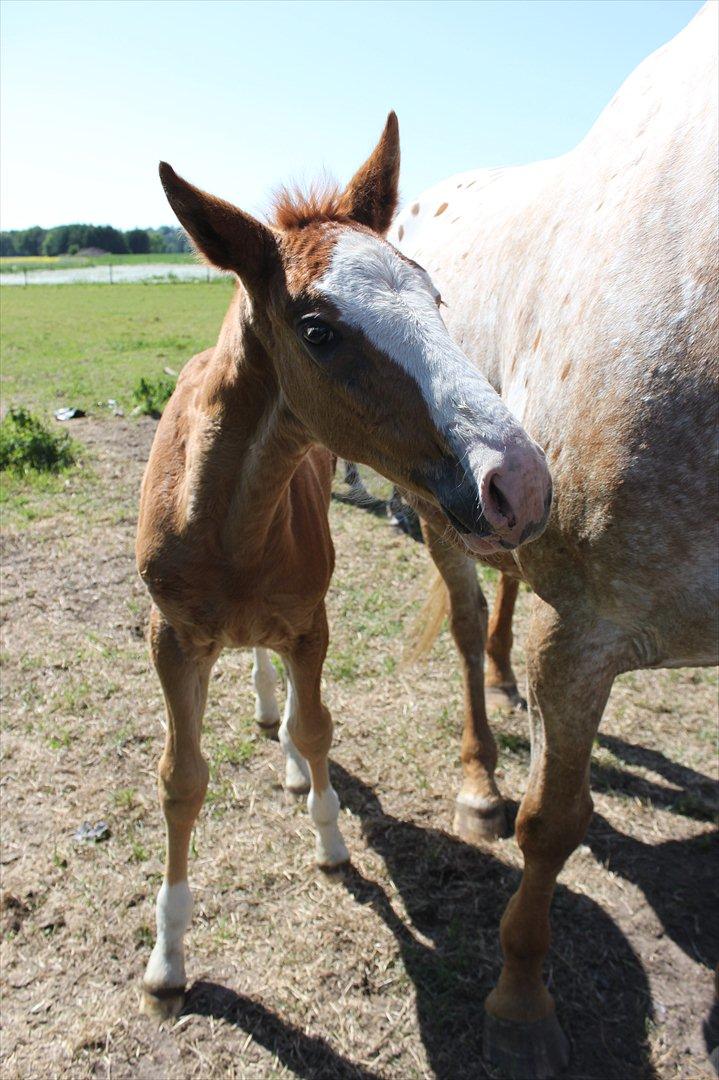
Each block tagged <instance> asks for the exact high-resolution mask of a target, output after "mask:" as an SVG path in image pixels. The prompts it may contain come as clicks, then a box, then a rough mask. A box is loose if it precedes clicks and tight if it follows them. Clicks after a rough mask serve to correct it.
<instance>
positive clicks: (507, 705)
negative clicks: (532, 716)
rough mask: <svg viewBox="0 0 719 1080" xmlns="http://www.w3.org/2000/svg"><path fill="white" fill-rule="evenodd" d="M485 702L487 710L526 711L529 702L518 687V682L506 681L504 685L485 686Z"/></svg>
mask: <svg viewBox="0 0 719 1080" xmlns="http://www.w3.org/2000/svg"><path fill="white" fill-rule="evenodd" d="M484 703H485V705H486V706H487V712H504V713H510V712H516V711H521V712H526V711H527V702H526V701H525V699H524V698H523V697H522V695H521V694H520V692H519V690H518V689H517V684H516V683H505V684H504V685H503V686H485V688H484Z"/></svg>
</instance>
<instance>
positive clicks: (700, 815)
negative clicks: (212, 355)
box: [0, 282, 719, 1080]
mask: <svg viewBox="0 0 719 1080" xmlns="http://www.w3.org/2000/svg"><path fill="white" fill-rule="evenodd" d="M229 291H230V290H229V287H228V286H227V285H226V284H225V283H222V282H221V283H219V284H217V285H213V286H208V285H206V284H202V285H198V286H193V285H182V286H180V285H171V286H162V285H154V286H152V287H150V286H118V287H116V288H115V287H114V288H112V289H110V288H102V287H84V286H73V287H71V286H67V287H64V288H62V289H53V288H48V289H45V288H42V287H36V288H33V289H27V290H22V291H19V290H18V292H20V295H19V296H17V295H16V293H15V292H13V295H12V296H11V297H8V296H7V295H5V294H3V296H2V301H3V309H4V312H5V313H6V317H4V318H3V335H4V337H3V352H4V356H5V357H6V358H7V359H6V360H5V363H4V370H3V378H4V380H5V381H4V383H3V391H4V395H5V398H6V401H7V400H13V401H14V402H15V403H17V404H31V405H32V406H33V407H34V408H36V409H38V410H41V411H43V412H44V414H45V415H48V413H49V411H50V410H51V409H52V407H53V406H55V405H56V404H70V403H73V404H74V403H77V404H81V405H86V406H88V407H90V408H92V405H93V402H94V400H95V399H105V398H107V397H108V396H113V397H116V398H118V399H119V400H121V401H123V402H127V401H128V395H129V393H130V391H131V388H132V386H133V385H134V382H135V381H136V379H137V377H138V376H139V375H140V374H145V375H152V374H153V373H156V372H157V371H159V370H161V369H162V367H163V366H164V365H165V364H170V365H171V366H173V367H178V366H180V365H181V363H182V362H183V360H184V359H186V358H187V357H189V355H190V354H191V353H192V352H193V351H195V350H196V349H198V348H200V347H203V346H205V345H207V344H208V343H210V342H211V341H212V340H213V335H214V331H215V330H216V328H217V326H218V324H219V320H220V318H221V314H222V311H223V310H224V307H225V305H226V303H227V301H228V299H229ZM7 292H10V290H7ZM66 427H67V428H68V429H69V430H70V431H71V432H72V434H73V436H74V438H75V439H76V440H78V441H79V443H80V444H82V446H83V447H84V452H83V456H82V464H81V466H80V467H79V468H77V469H74V470H72V471H70V472H69V473H67V474H64V475H62V476H61V477H60V478H59V479H58V480H57V481H55V482H53V483H48V484H37V485H32V484H31V485H28V486H26V487H25V488H24V489H22V488H21V487H18V486H16V487H13V488H12V489H11V495H12V497H11V498H10V500H9V502H8V504H7V509H6V512H5V516H4V533H3V541H2V543H3V550H2V556H3V558H2V604H3V607H2V620H3V621H2V631H3V638H2V653H1V654H0V659H1V660H2V681H1V684H0V690H1V693H2V720H3V738H2V744H1V746H0V749H1V752H2V792H1V793H0V797H1V799H2V804H1V808H2V823H3V846H2V852H1V854H0V858H1V860H2V866H3V895H2V910H1V911H0V919H1V920H2V923H1V928H2V945H1V946H0V962H1V963H0V975H1V978H2V987H3V1020H4V1032H3V1039H2V1043H1V1044H0V1073H1V1074H2V1076H3V1078H6V1077H7V1078H8V1080H14V1078H18V1080H19V1078H22V1080H27V1078H29V1077H33V1078H34V1077H41V1076H42V1077H45V1076H52V1077H72V1078H73V1080H74V1078H85V1077H87V1078H90V1077H93V1078H96V1077H106V1078H110V1077H128V1078H129V1077H132V1078H137V1080H160V1078H163V1080H164V1078H166V1077H167V1078H173V1080H174V1078H176V1080H185V1078H190V1077H206V1078H208V1080H209V1078H212V1080H214V1078H217V1077H228V1078H229V1077H234V1078H237V1080H280V1078H285V1077H303V1078H305V1080H320V1078H321V1080H380V1078H381V1080H405V1078H407V1080H409V1078H425V1077H437V1078H439V1080H470V1078H472V1080H474V1078H477V1077H483V1076H486V1075H487V1074H486V1072H485V1071H484V1069H483V1066H482V1064H481V1042H482V1034H481V1006H482V1001H483V999H484V997H485V996H486V994H487V993H488V991H489V989H490V988H491V986H492V984H493V982H494V981H495V980H496V977H497V974H498V970H499V951H498V935H497V928H498V923H499V918H500V915H501V912H502V909H503V907H504V905H505V904H506V901H507V899H508V897H509V895H510V894H511V892H512V891H513V890H514V888H515V887H516V884H517V881H518V874H519V868H520V865H521V860H520V854H519V851H518V849H517V846H516V844H515V842H514V840H513V839H508V840H503V841H499V842H497V843H495V844H493V845H491V846H490V845H488V846H485V847H481V848H479V847H478V848H474V847H470V846H468V845H467V844H464V843H462V842H460V841H459V840H458V839H456V838H455V837H454V836H453V835H452V832H451V818H452V810H453V798H454V794H455V791H456V788H457V786H458V782H459V754H458V751H459V733H460V729H461V713H462V696H461V692H462V687H461V679H460V676H459V672H458V667H457V663H456V659H455V655H454V650H453V647H452V644H451V641H450V639H449V636H448V633H447V631H446V630H445V631H444V632H443V633H442V635H441V636H440V639H439V641H438V642H437V644H436V646H435V648H434V650H433V652H432V654H431V656H430V657H429V658H428V659H427V660H426V662H423V663H422V664H420V665H418V666H417V667H415V668H411V669H406V668H403V667H402V665H401V658H402V648H403V641H404V638H405V635H406V631H407V628H408V626H409V625H410V623H411V622H412V620H413V619H414V617H415V616H416V613H417V610H418V608H419V606H420V604H421V601H422V599H423V597H424V594H425V593H424V590H425V578H426V572H427V558H426V553H425V551H424V549H423V548H422V547H421V546H420V545H417V544H414V543H412V542H411V541H409V540H408V539H407V538H406V537H404V536H402V535H400V534H398V533H396V532H395V531H394V530H392V529H391V528H390V527H389V526H388V524H387V522H386V521H385V520H384V519H383V518H381V517H373V516H371V515H369V514H366V513H362V512H360V511H359V510H357V509H355V508H353V507H351V506H348V505H345V504H343V503H341V502H338V501H335V502H333V504H332V509H331V519H332V529H333V535H334V538H335V543H336V547H337V570H336V574H335V578H334V581H333V584H332V588H331V591H330V595H329V598H328V604H329V615H330V626H331V645H330V652H329V655H328V659H327V664H326V668H325V695H326V700H327V702H328V704H329V706H330V708H331V709H332V712H333V715H334V719H335V724H336V734H335V745H334V748H333V754H332V757H333V762H334V764H333V778H334V784H335V786H336V788H337V790H338V792H339V794H340V798H341V801H342V807H343V809H342V813H341V824H342V828H343V832H344V835H345V838H346V840H347V843H348V846H349V848H350V851H351V853H352V868H351V869H350V870H348V871H347V872H346V873H345V874H344V876H343V877H342V878H341V879H340V880H339V881H338V882H336V883H334V884H333V883H331V882H330V881H328V880H326V879H325V878H323V877H322V876H321V875H320V874H319V873H318V872H317V871H316V870H315V868H314V866H313V862H312V854H313V843H312V837H311V832H310V828H309V825H308V819H307V812H306V806H305V805H304V803H292V804H287V803H286V802H285V800H284V798H283V794H282V789H281V784H280V777H281V774H282V765H281V758H280V751H279V747H278V746H277V744H274V743H268V742H266V741H264V740H262V739H259V738H258V737H257V736H256V734H255V730H254V723H253V719H252V715H253V698H252V693H251V678H250V666H251V658H250V657H249V656H248V655H246V654H244V653H226V654H224V656H223V657H222V658H221V660H220V661H219V662H218V664H217V667H216V669H215V672H214V675H213V679H212V684H211V692H210V699H209V704H208V709H207V714H206V726H205V736H204V749H205V753H206V756H207V757H208V760H209V762H210V769H211V779H210V787H209V791H208V797H207V802H206V805H205V808H204V810H203V813H202V815H201V817H200V820H199V823H198V827H197V830H196V835H195V838H194V841H193V846H192V859H191V884H192V886H193V889H194V892H195V914H194V920H193V925H192V929H191V931H190V932H189V934H188V940H187V950H188V974H189V978H190V982H191V984H192V989H191V992H190V995H189V998H188V1002H187V1006H186V1009H185V1012H184V1013H183V1015H182V1016H181V1017H180V1018H179V1019H178V1021H177V1022H176V1023H174V1024H172V1025H169V1026H167V1027H164V1028H161V1029H158V1028H157V1027H155V1026H154V1025H153V1024H152V1023H151V1022H150V1021H149V1020H148V1019H147V1018H145V1017H142V1016H140V1015H138V1011H137V1003H138V988H139V980H140V977H141V974H142V971H143V967H144V965H145V963H146V961H147V957H148V954H149V949H150V946H151V941H152V937H153V934H154V916H153V907H154V898H155V894H156V891H157V888H158V885H159V882H160V878H161V870H162V854H163V826H162V820H161V814H160V811H159V808H158V805H157V797H156V787H155V768H156V762H157V758H158V756H159V753H160V749H161V743H162V729H161V724H160V721H161V716H162V704H161V695H160V690H159V685H158V683H157V681H156V678H155V676H154V673H152V672H151V670H150V666H149V664H148V660H147V654H146V646H145V641H144V636H145V632H146V626H147V612H148V602H147V597H146V594H145V592H144V589H143V587H142V584H141V582H140V581H139V579H138V577H137V574H136V572H135V568H134V562H133V536H134V528H135V519H136V506H137V495H138V488H139V483H140V478H141V474H142V469H143V465H144V462H145V460H146V458H147V454H148V451H149V447H150V443H151V440H152V437H153V433H154V430H155V423H154V422H153V421H151V420H149V419H147V418H141V419H138V420H133V419H130V418H129V417H124V418H117V417H111V416H107V415H105V414H103V413H102V411H101V410H98V409H95V415H92V416H89V417H88V418H86V419H84V420H78V421H76V422H73V423H72V424H68V425H66ZM483 577H484V580H485V584H486V586H487V589H488V592H489V593H490V596H491V592H492V588H493V582H492V577H491V575H490V574H489V573H488V572H484V571H483ZM529 599H530V598H529V595H528V594H527V593H526V592H524V593H522V594H521V595H520V602H519V606H518V614H517V621H516V640H517V647H516V650H515V655H516V667H517V669H518V673H519V674H520V677H521V676H522V674H523V671H524V665H523V652H522V642H523V640H524V633H525V628H526V616H527V605H528V602H529ZM716 694H717V684H716V674H715V672H714V671H707V670H699V671H689V670H681V671H650V672H639V673H632V674H629V675H626V676H623V677H622V678H621V679H619V680H618V682H617V685H616V687H615V689H614V691H613V693H612V696H611V700H610V703H609V706H608V709H607V713H606V717H605V721H604V724H603V728H602V734H601V736H600V738H599V740H598V742H597V745H596V747H595V752H594V760H593V788H594V799H595V807H596V814H595V818H594V820H593V822H592V825H591V827H590V830H589V833H588V835H587V838H586V841H585V843H584V844H583V845H582V846H581V848H580V849H579V850H578V851H577V852H575V854H574V855H573V856H572V857H571V859H570V860H569V862H568V864H567V866H566V868H565V870H564V871H563V873H562V875H561V879H560V886H559V889H558V892H557V897H556V901H555V904H554V926H555V936H554V941H553V945H552V950H551V954H550V958H549V963H548V967H547V974H548V977H549V979H550V982H551V984H552V987H553V990H554V992H555V993H556V995H557V999H558V1010H559V1016H560V1019H561V1021H562V1023H563V1024H564V1025H565V1027H566V1028H567V1029H568V1030H569V1032H570V1033H571V1036H572V1041H573V1056H572V1065H571V1068H570V1074H569V1075H570V1076H571V1077H573V1078H576V1080H583V1078H587V1080H606V1078H614V1080H688V1078H695V1077H709V1076H710V1075H711V1072H710V1067H709V1065H708V1062H707V1058H706V1052H705V1027H704V1025H705V1024H706V1023H707V1018H708V1015H709V1010H710V1008H711V1000H712V967H713V964H714V963H715V962H716V959H717V956H718V955H719V933H718V932H717V919H716V905H715V890H716V831H715V829H714V827H713V825H712V820H711V819H712V817H713V815H714V814H715V813H716V807H717V790H716V785H715V783H714V782H713V775H712V774H713V772H714V765H715V724H716ZM493 726H494V730H495V733H496V735H497V739H498V743H499V749H500V760H499V769H498V777H499V783H500V785H501V787H502V789H503V791H504V792H505V793H506V794H507V795H508V796H510V797H512V798H513V799H515V800H516V799H517V798H519V796H520V795H521V792H522V791H523V789H524V786H525V783H526V775H527V768H528V760H529V746H528V741H527V734H526V718H525V717H524V716H522V715H520V714H512V715H509V716H507V715H502V714H496V715H494V716H493ZM84 821H88V822H90V823H96V822H99V821H104V822H106V823H107V825H108V828H109V837H108V838H107V839H106V840H105V841H103V842H101V843H98V844H94V845H93V844H87V843H80V842H78V841H76V840H74V839H73V834H74V832H75V830H76V829H77V828H78V826H80V825H81V824H82V822H84Z"/></svg>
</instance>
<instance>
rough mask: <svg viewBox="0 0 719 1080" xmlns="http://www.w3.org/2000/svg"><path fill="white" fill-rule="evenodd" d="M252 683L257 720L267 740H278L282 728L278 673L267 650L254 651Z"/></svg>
mask: <svg viewBox="0 0 719 1080" xmlns="http://www.w3.org/2000/svg"><path fill="white" fill-rule="evenodd" d="M253 653H254V661H253V664H252V683H253V685H254V688H255V720H256V721H257V726H258V728H259V729H260V731H261V732H262V734H263V735H264V736H265V738H266V739H276V738H277V731H278V728H279V726H280V710H279V708H278V706H277V699H276V697H275V691H276V689H277V683H278V678H277V672H276V671H275V668H274V665H273V663H272V661H271V660H270V654H269V653H268V651H267V649H254V650H253Z"/></svg>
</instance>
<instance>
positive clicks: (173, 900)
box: [143, 881, 192, 990]
mask: <svg viewBox="0 0 719 1080" xmlns="http://www.w3.org/2000/svg"><path fill="white" fill-rule="evenodd" d="M155 912H156V918H157V941H156V942H155V947H154V949H153V950H152V953H151V954H150V959H149V961H148V964H147V968H146V969H145V977H144V980H143V981H144V982H145V985H146V986H147V987H148V988H149V989H150V990H152V989H160V988H162V989H170V988H174V987H177V988H181V987H184V985H185V950H184V946H183V940H184V937H185V932H186V931H187V928H188V927H189V925H190V922H191V920H192V893H191V892H190V886H189V885H188V884H187V882H186V881H178V882H177V883H176V884H175V885H168V884H167V882H166V881H163V883H162V887H161V889H160V891H159V893H158V894H157V904H156V907H155Z"/></svg>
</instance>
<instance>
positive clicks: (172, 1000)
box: [140, 986, 185, 1024]
mask: <svg viewBox="0 0 719 1080" xmlns="http://www.w3.org/2000/svg"><path fill="white" fill-rule="evenodd" d="M184 1004H185V988H184V986H182V987H179V986H178V987H167V988H166V989H165V988H164V987H163V988H160V989H158V990H148V988H147V987H146V986H143V987H142V996H141V998H140V1012H141V1013H144V1015H145V1016H149V1017H151V1018H152V1019H153V1020H156V1021H157V1022H158V1024H160V1023H162V1021H163V1020H171V1019H172V1018H173V1017H174V1016H178V1015H179V1013H181V1012H182V1006H183V1005H184Z"/></svg>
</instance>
